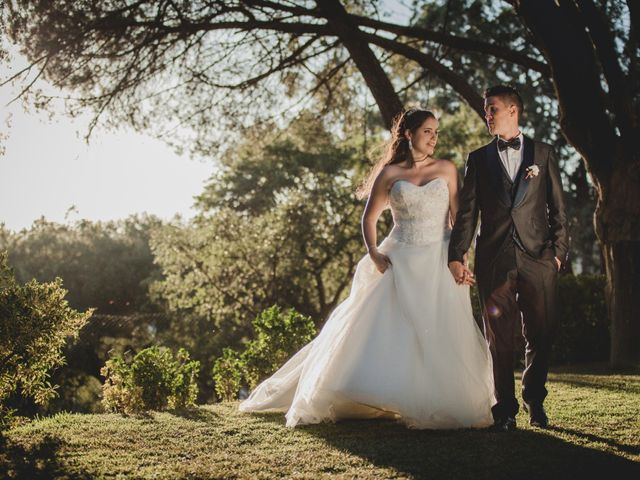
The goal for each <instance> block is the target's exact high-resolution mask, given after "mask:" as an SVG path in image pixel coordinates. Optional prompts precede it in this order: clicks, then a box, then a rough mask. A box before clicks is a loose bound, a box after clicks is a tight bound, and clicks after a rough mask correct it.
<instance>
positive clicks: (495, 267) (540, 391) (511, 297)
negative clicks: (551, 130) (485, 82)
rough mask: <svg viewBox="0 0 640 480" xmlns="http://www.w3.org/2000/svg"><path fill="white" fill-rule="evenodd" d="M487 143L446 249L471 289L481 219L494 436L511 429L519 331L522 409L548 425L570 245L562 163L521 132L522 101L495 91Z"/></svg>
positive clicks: (479, 255) (479, 264)
mask: <svg viewBox="0 0 640 480" xmlns="http://www.w3.org/2000/svg"><path fill="white" fill-rule="evenodd" d="M484 110H485V118H486V120H487V126H488V127H489V132H490V133H491V134H492V135H494V136H495V138H494V139H493V141H492V142H491V143H489V144H488V145H485V146H484V147H481V148H479V149H478V150H475V151H473V152H471V153H470V154H469V157H468V159H467V164H466V171H465V177H464V186H463V188H462V189H461V191H460V208H459V210H458V214H457V216H456V222H455V225H454V227H453V231H452V233H451V240H450V244H449V269H450V270H451V274H452V275H453V277H454V278H455V280H456V282H457V283H459V284H461V283H471V282H473V280H472V277H473V274H472V273H471V271H470V270H469V269H468V268H467V266H466V264H465V263H464V260H463V256H464V255H465V253H466V252H467V250H469V247H470V245H471V241H472V239H473V237H474V234H475V232H476V226H477V222H478V216H480V233H479V234H478V237H477V239H476V251H475V256H476V260H475V273H476V279H477V283H478V291H479V294H480V301H481V306H482V318H483V322H484V333H485V338H486V340H487V342H488V343H489V350H490V351H491V356H492V359H493V374H494V382H495V394H496V399H497V403H496V405H494V407H493V417H494V420H495V425H494V429H495V430H497V431H512V430H515V429H516V420H515V417H516V414H517V412H518V401H517V400H516V397H515V382H514V376H513V368H514V351H515V329H516V328H520V326H521V327H522V333H523V335H524V338H525V340H526V355H525V369H524V372H523V374H522V399H523V400H524V407H525V410H526V411H527V412H528V413H529V415H530V423H531V425H534V426H538V427H541V428H545V427H547V425H548V419H547V415H546V413H545V411H544V407H543V401H544V399H545V397H546V396H547V390H546V388H545V382H546V380H547V371H548V365H549V355H550V353H551V342H552V339H553V335H554V331H555V328H556V318H555V307H556V296H557V295H556V283H557V275H558V271H559V270H560V268H561V266H562V264H563V263H564V262H565V260H566V258H567V251H568V246H569V238H568V233H567V219H566V215H565V211H564V199H563V193H562V183H561V180H560V171H559V169H558V161H557V158H556V156H555V153H554V151H553V149H552V147H551V146H550V145H548V144H546V143H542V142H537V141H535V140H532V139H530V138H529V137H526V136H524V135H523V134H522V133H521V132H520V129H519V120H520V117H521V115H522V110H523V105H522V99H521V98H520V95H519V94H518V92H517V91H516V90H515V89H513V88H511V87H508V86H505V85H499V86H495V87H491V88H489V89H487V90H486V91H485V93H484Z"/></svg>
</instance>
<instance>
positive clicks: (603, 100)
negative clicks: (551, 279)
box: [513, 0, 640, 367]
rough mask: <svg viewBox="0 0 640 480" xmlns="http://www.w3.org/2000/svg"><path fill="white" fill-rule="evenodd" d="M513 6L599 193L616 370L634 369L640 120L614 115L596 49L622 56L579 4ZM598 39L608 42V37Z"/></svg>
mask: <svg viewBox="0 0 640 480" xmlns="http://www.w3.org/2000/svg"><path fill="white" fill-rule="evenodd" d="M513 3H514V4H515V7H516V10H517V12H518V15H519V16H520V18H521V19H522V21H523V22H524V23H525V24H526V25H527V27H528V28H529V29H531V30H532V32H533V34H534V35H535V36H536V37H537V38H538V39H539V40H540V47H541V49H542V53H543V54H544V55H545V57H546V58H547V61H548V63H549V65H550V66H551V71H552V80H553V84H554V87H555V89H556V94H557V97H558V101H559V105H560V125H561V127H562V132H563V134H564V135H565V137H566V138H567V140H568V141H569V142H570V143H571V145H573V146H574V147H575V148H576V150H577V151H578V152H579V153H580V154H581V155H582V157H583V159H584V162H585V166H586V167H587V170H588V171H589V173H590V175H591V178H592V180H593V182H594V184H595V187H596V192H597V200H598V205H597V208H596V213H595V225H596V234H597V236H598V239H599V242H600V245H601V248H602V251H603V253H604V257H605V267H606V274H607V285H608V286H607V291H606V296H607V304H608V308H609V321H610V322H611V323H610V325H611V330H610V331H611V365H612V366H613V367H624V366H629V365H636V364H638V362H639V361H640V195H638V192H640V158H639V156H638V152H639V151H640V148H638V138H639V137H638V133H639V132H638V127H637V119H633V120H632V121H629V119H628V118H624V119H620V118H618V117H617V116H616V115H618V116H621V115H625V116H626V115H628V111H613V112H612V111H611V110H610V108H611V107H610V104H608V102H607V97H606V95H605V93H604V92H603V90H602V87H601V82H602V78H603V77H602V72H601V70H600V69H599V67H598V60H597V58H596V57H597V56H596V51H595V49H594V46H595V48H596V49H598V52H599V54H600V55H601V56H602V55H603V54H604V55H609V56H611V55H613V58H617V56H616V55H615V52H614V51H606V50H607V48H608V47H609V46H608V45H607V44H606V42H599V41H598V37H597V36H596V38H594V36H593V35H594V34H593V32H592V31H590V30H589V28H588V24H589V19H588V18H585V17H584V15H583V14H582V13H581V12H580V11H579V10H578V8H577V6H576V3H575V2H573V1H569V0H560V1H558V2H556V1H555V0H520V1H515V2H513ZM596 33H597V34H600V35H601V36H602V31H599V32H596ZM605 33H606V32H605ZM603 50H604V51H605V52H604V53H603ZM605 76H606V72H605ZM607 80H610V79H608V78H607ZM616 93H617V94H620V92H616ZM626 102H628V104H632V102H633V99H632V98H627V99H626ZM613 107H614V110H615V105H613ZM623 121H624V122H626V123H625V125H630V127H631V130H628V131H627V132H625V133H626V135H625V136H623V135H621V133H620V132H621V131H622V129H619V130H618V131H616V128H615V125H616V124H620V122H623Z"/></svg>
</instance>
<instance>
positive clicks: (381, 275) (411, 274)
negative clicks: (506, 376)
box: [240, 109, 495, 429]
mask: <svg viewBox="0 0 640 480" xmlns="http://www.w3.org/2000/svg"><path fill="white" fill-rule="evenodd" d="M437 139H438V120H437V119H436V118H435V116H434V115H433V113H431V112H429V111H426V110H418V109H412V110H409V111H407V112H405V113H403V114H401V115H400V116H398V117H397V118H396V120H395V123H394V127H393V131H392V139H391V141H390V145H389V149H388V152H387V154H386V155H385V156H384V157H383V158H382V159H381V160H380V162H379V163H378V165H377V166H376V167H374V169H373V170H372V172H371V174H370V175H369V178H368V180H367V181H366V182H365V183H364V185H363V187H362V188H361V190H360V193H361V194H362V195H363V196H364V195H368V197H369V198H368V201H367V205H366V207H365V211H364V215H363V218H362V231H363V236H364V242H365V245H366V247H367V251H368V255H366V256H365V257H363V258H362V259H361V260H360V261H359V263H358V266H357V268H356V272H355V276H354V278H353V283H352V286H351V292H350V293H349V296H348V297H347V298H346V299H345V300H344V301H343V302H342V303H341V304H340V305H338V306H337V307H336V308H335V310H334V311H333V312H332V313H331V315H330V316H329V318H328V319H327V321H326V323H325V325H324V327H323V328H322V330H321V331H320V333H319V334H318V335H317V337H316V338H315V339H314V340H312V341H311V342H309V343H308V344H307V345H306V346H304V347H303V348H302V349H301V350H299V351H298V352H297V353H296V354H295V355H294V356H293V357H291V358H290V359H289V360H288V361H287V362H286V363H285V364H284V365H283V366H282V367H281V368H280V369H279V370H278V371H277V372H275V373H274V374H273V375H272V376H271V377H270V378H268V379H266V380H265V381H263V382H262V383H261V384H260V385H258V387H257V388H256V389H255V390H254V391H253V392H252V393H251V395H250V396H249V397H248V398H247V399H246V400H244V401H243V402H242V403H241V404H240V410H241V411H243V412H253V411H261V410H268V409H275V410H279V411H286V425H287V426H288V427H295V426H296V425H301V424H311V423H319V422H322V421H334V422H335V421H336V420H339V419H343V418H392V419H397V420H398V421H400V422H402V423H403V424H405V425H406V426H408V427H409V428H421V429H423V428H428V429H445V428H446V429H448V428H464V427H475V428H480V427H488V426H491V425H492V424H493V417H492V414H491V406H492V405H493V404H494V403H495V398H494V394H493V374H492V365H491V357H490V354H489V350H488V347H487V344H486V342H485V340H484V338H483V336H482V333H481V332H480V330H479V328H478V326H477V325H476V323H475V321H474V318H473V316H472V311H471V303H470V299H469V285H470V284H472V283H473V281H474V280H473V278H472V276H471V274H470V273H469V274H468V275H466V276H465V277H464V278H463V279H462V280H460V281H459V284H456V281H455V280H454V279H453V277H452V276H451V274H450V273H449V269H448V266H447V249H448V244H449V235H450V232H451V224H452V219H455V216H456V211H457V206H458V203H457V190H458V185H457V184H458V175H457V171H456V168H455V166H454V164H453V163H452V162H450V161H447V160H435V159H434V158H433V153H434V149H435V146H436V143H437ZM387 206H390V207H391V212H392V215H393V222H394V226H393V229H392V230H391V232H390V234H389V235H388V236H387V237H386V238H385V239H384V241H383V242H382V243H381V244H380V246H378V247H376V223H377V220H378V218H379V216H380V214H381V213H382V211H383V210H384V209H385V208H387Z"/></svg>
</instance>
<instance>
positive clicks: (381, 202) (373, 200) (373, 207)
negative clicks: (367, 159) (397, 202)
mask: <svg viewBox="0 0 640 480" xmlns="http://www.w3.org/2000/svg"><path fill="white" fill-rule="evenodd" d="M388 200H389V175H388V172H387V170H386V169H385V170H382V171H381V172H380V174H379V175H378V176H377V177H376V179H375V181H374V182H373V186H372V187H371V193H370V194H369V198H368V199H367V205H366V206H365V207H364V213H363V215H362V236H363V237H364V244H365V246H366V247H367V252H369V253H370V254H371V253H372V252H375V251H376V246H377V243H376V242H377V238H376V224H377V223H378V218H380V215H381V214H382V212H383V211H384V209H385V207H386V205H387V202H388Z"/></svg>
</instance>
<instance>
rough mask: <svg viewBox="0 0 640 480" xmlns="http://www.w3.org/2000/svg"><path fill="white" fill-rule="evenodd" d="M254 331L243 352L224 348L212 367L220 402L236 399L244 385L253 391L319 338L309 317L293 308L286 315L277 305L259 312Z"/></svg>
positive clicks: (254, 323)
mask: <svg viewBox="0 0 640 480" xmlns="http://www.w3.org/2000/svg"><path fill="white" fill-rule="evenodd" d="M253 328H254V331H255V338H254V339H253V340H251V341H250V342H248V343H247V345H246V347H245V350H244V351H243V352H242V353H239V352H237V351H235V350H233V349H231V348H225V349H224V351H223V355H222V357H220V358H218V360H216V362H215V364H214V366H213V378H214V382H215V385H216V387H215V389H216V394H217V395H218V397H219V398H220V399H221V400H233V399H235V398H236V397H237V395H238V391H239V390H240V387H241V386H242V385H243V384H245V385H247V386H248V387H249V388H250V389H254V388H255V387H256V386H257V385H258V384H259V383H260V382H261V381H262V380H264V379H265V378H266V377H268V376H270V375H272V374H273V373H274V372H275V371H276V370H278V369H279V368H280V367H281V366H282V364H283V363H285V362H286V360H287V359H288V358H289V357H291V356H292V355H293V354H294V353H295V352H297V351H298V350H300V349H301V348H302V347H303V346H304V345H306V344H307V343H309V342H310V341H311V340H312V339H313V337H315V335H316V328H315V325H314V324H313V320H311V318H310V317H305V316H304V315H301V314H300V313H298V312H296V311H295V310H294V309H293V308H291V309H289V310H287V312H283V311H282V310H281V309H280V307H278V306H277V305H274V306H272V307H270V308H268V309H266V310H264V311H263V312H262V313H260V314H259V315H258V316H257V317H256V319H255V320H254V321H253Z"/></svg>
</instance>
